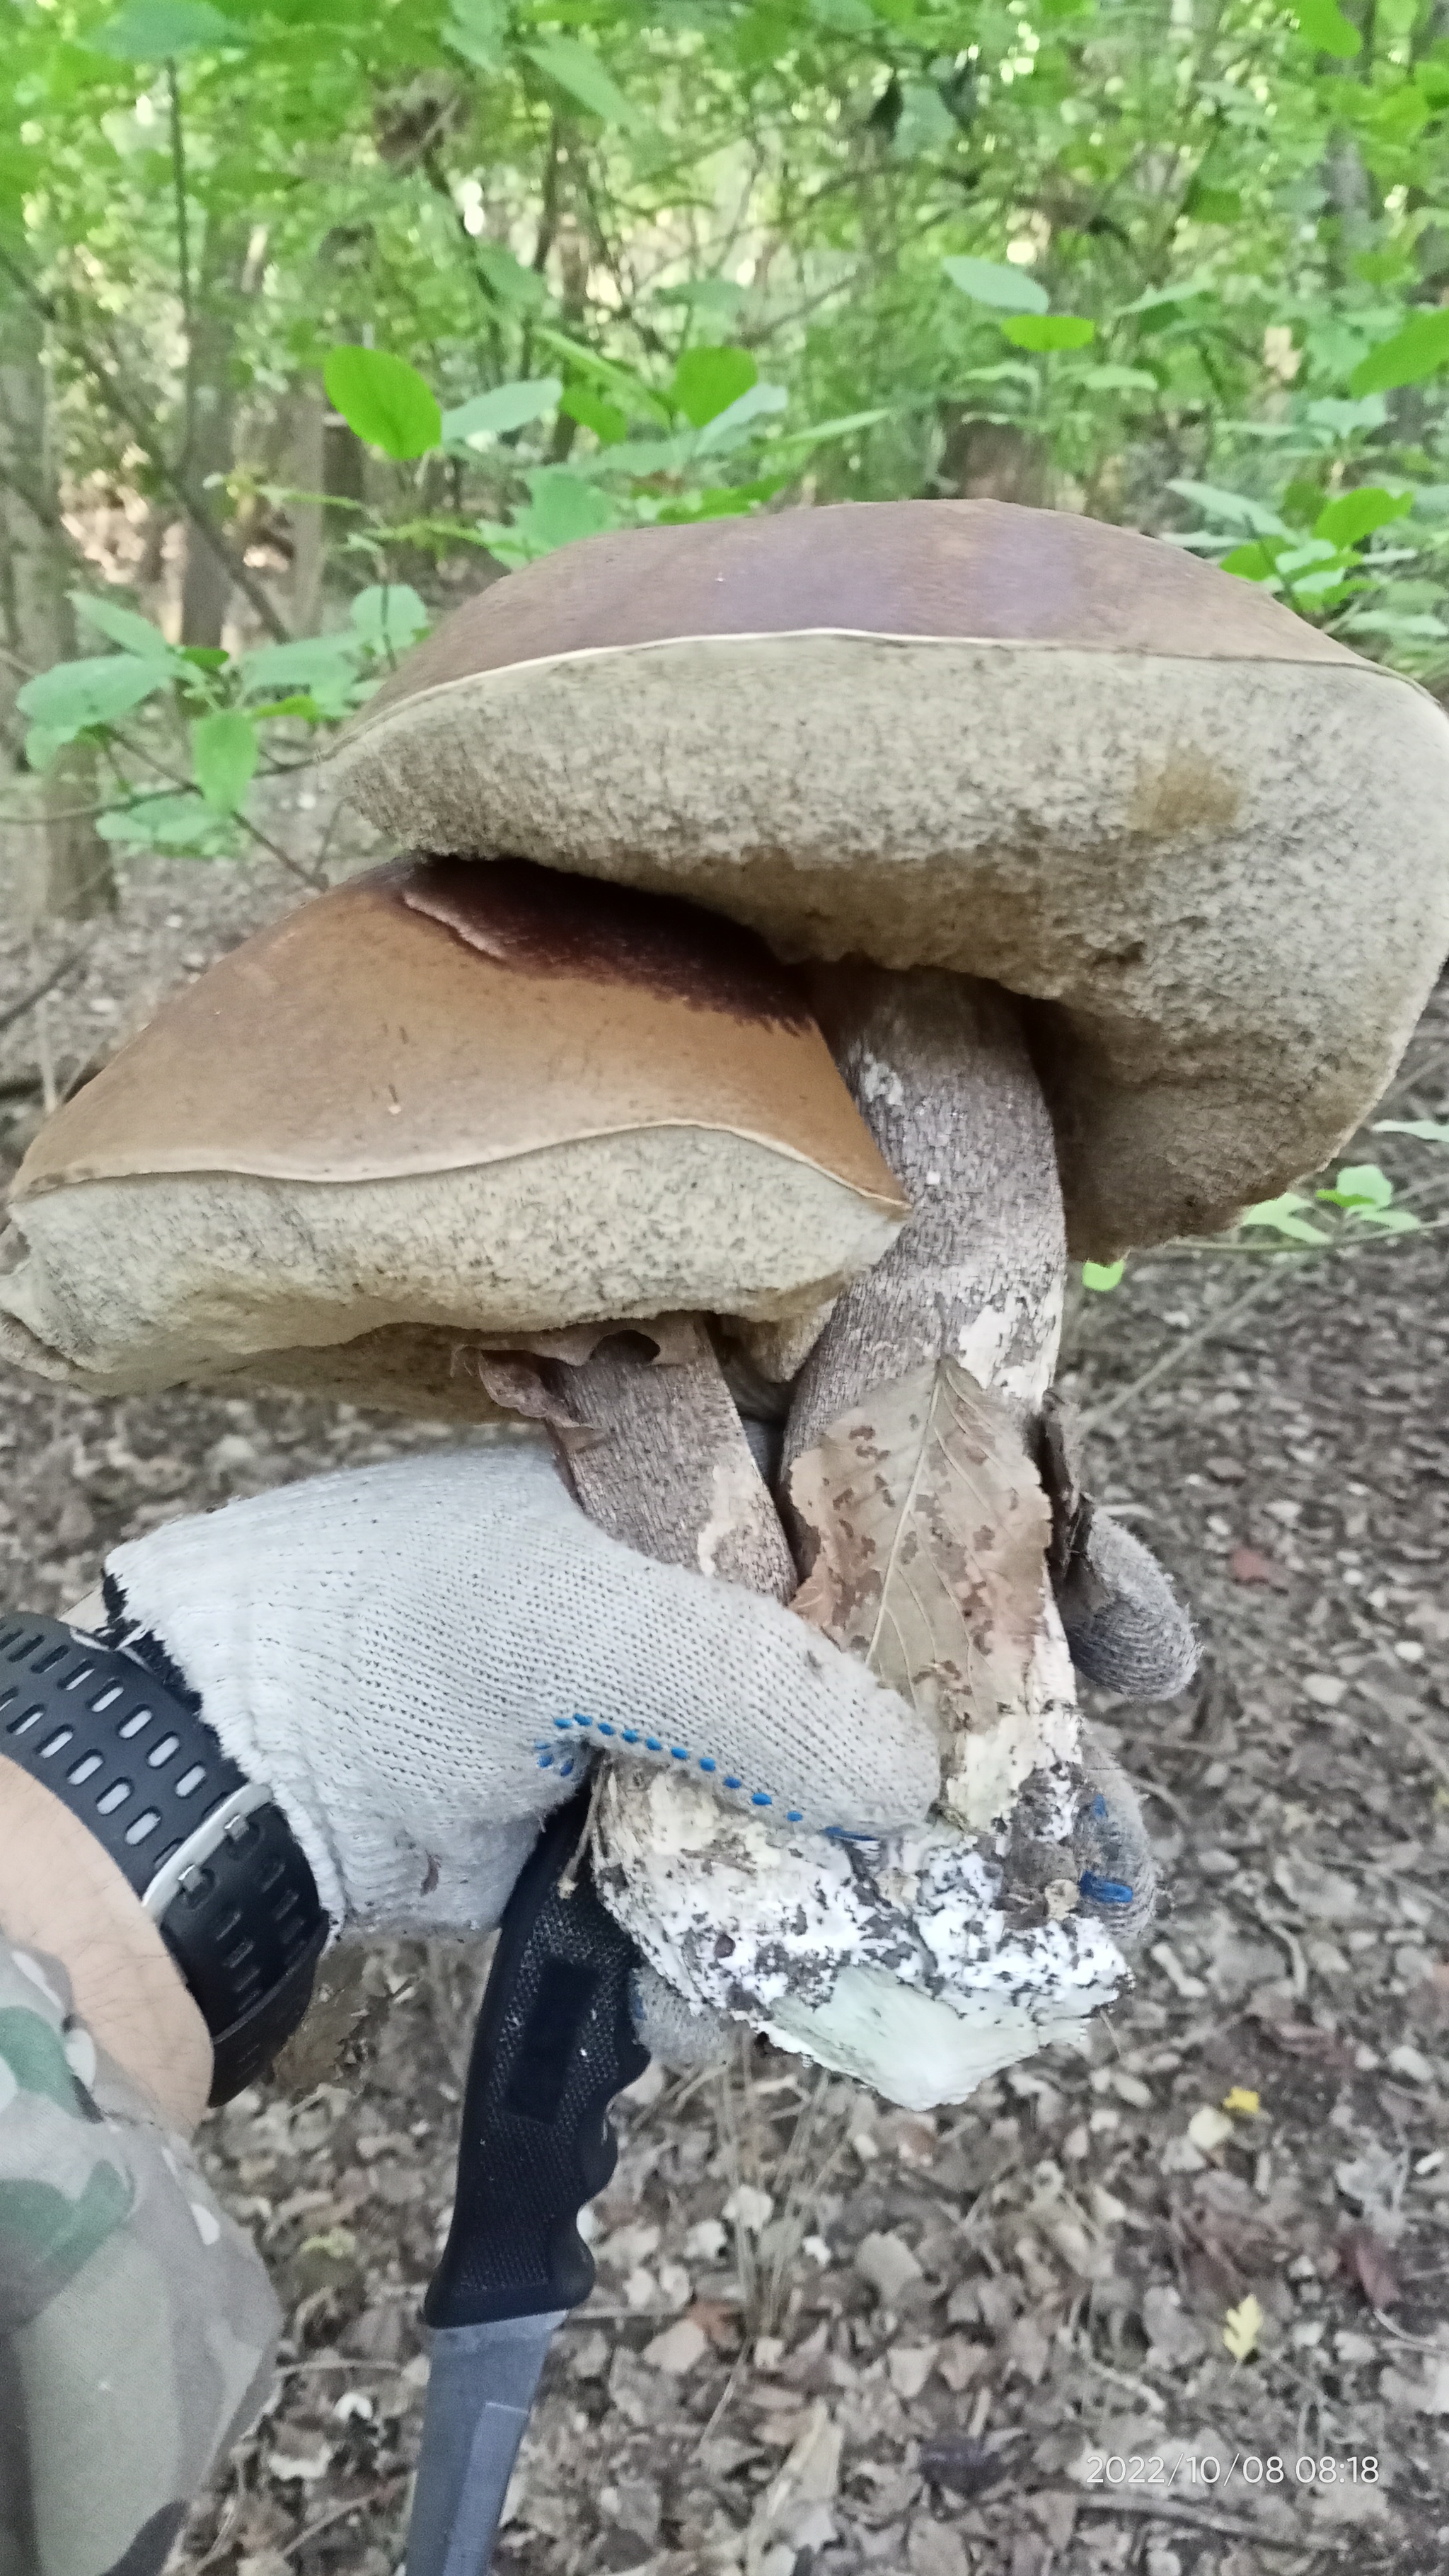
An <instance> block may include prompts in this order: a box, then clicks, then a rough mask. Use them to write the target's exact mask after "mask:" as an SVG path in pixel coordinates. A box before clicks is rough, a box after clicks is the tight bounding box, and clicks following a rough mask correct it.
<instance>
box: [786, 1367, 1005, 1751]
mask: <svg viewBox="0 0 1449 2576" xmlns="http://www.w3.org/2000/svg"><path fill="white" fill-rule="evenodd" d="M790 1499H791V1502H792V1504H793V1505H794V1509H795V1512H796V1514H797V1516H798V1518H799V1520H800V1522H801V1524H802V1525H803V1529H804V1532H805V1554H806V1557H807V1560H808V1562H809V1566H810V1571H809V1573H808V1574H807V1575H806V1578H805V1581H804V1582H803V1583H802V1585H801V1586H800V1589H799V1591H798V1592H797V1593H796V1595H795V1599H794V1602H793V1604H792V1606H793V1608H794V1609H795V1610H797V1611H798V1612H799V1614H800V1616H801V1617H802V1618H804V1619H809V1620H812V1621H813V1622H814V1624H815V1626H816V1627H818V1628H823V1629H824V1630H825V1633H826V1635H827V1636H829V1637H833V1638H834V1640H835V1642H836V1644H837V1645H840V1646H845V1647H849V1648H851V1649H853V1651H854V1652H855V1653H856V1654H858V1655H862V1656H863V1657H864V1658H865V1659H866V1661H867V1662H868V1663H869V1665H870V1667H871V1670H872V1672H874V1673H876V1674H877V1675H878V1676H879V1678H880V1679H881V1680H882V1681H883V1682H887V1683H889V1685H890V1686H891V1688H892V1689H894V1690H898V1691H900V1692H901V1693H902V1695H903V1696H904V1697H905V1698H907V1699H909V1700H911V1701H912V1702H913V1704H914V1705H916V1706H917V1707H925V1708H927V1709H930V1710H932V1711H933V1712H934V1713H935V1714H937V1715H938V1716H939V1717H940V1719H941V1720H942V1722H943V1723H944V1724H945V1725H946V1726H947V1727H948V1728H949V1729H950V1730H951V1731H952V1732H958V1731H962V1730H965V1729H967V1728H979V1727H984V1726H994V1725H995V1723H996V1722H997V1719H998V1718H999V1717H1002V1716H1005V1715H1007V1714H1008V1713H1010V1712H1013V1711H1015V1710H1018V1709H1019V1708H1020V1707H1021V1704H1022V1699H1023V1694H1024V1690H1025V1684H1026V1676H1027V1671H1028V1668H1029V1666H1030V1663H1031V1659H1032V1649H1033V1645H1034V1642H1035V1638H1036V1633H1037V1628H1038V1624H1039V1622H1040V1619H1041V1614H1042V1608H1043V1602H1044V1597H1045V1588H1046V1551H1047V1545H1048V1541H1049V1539H1050V1536H1051V1514H1050V1510H1049V1508H1048V1505H1047V1499H1046V1496H1045V1494H1044V1492H1043V1491H1042V1486H1041V1482H1040V1479H1039V1477H1038V1476H1037V1473H1036V1470H1035V1468H1034V1467H1033V1465H1032V1463H1031V1461H1030V1460H1029V1459H1028V1457H1027V1456H1026V1453H1025V1451H1024V1449H1023V1447H1022V1442H1021V1435H1020V1433H1019V1432H1018V1430H1017V1427H1016V1424H1015V1423H1014V1421H1013V1420H1012V1417H1011V1415H1010V1414H1009V1413H1008V1411H1007V1409H1006V1407H1005V1405H1004V1404H1002V1403H1000V1402H999V1401H998V1400H997V1398H996V1397H995V1396H992V1395H989V1394H988V1393H987V1392H986V1390H985V1388H984V1387H981V1386H979V1385H978V1384H977V1382H976V1380H975V1378H974V1377H972V1376H971V1374H970V1372H969V1371H968V1370H966V1369H964V1368H961V1367H960V1366H959V1365H958V1364H957V1363H956V1362H955V1361H954V1360H944V1361H942V1362H941V1364H940V1366H939V1367H937V1368H922V1369H915V1370H913V1371H912V1372H911V1374H910V1375H909V1376H908V1377H903V1378H896V1379H894V1380H893V1381H892V1382H891V1383H890V1384H889V1385H887V1386H882V1387H878V1388H877V1389H876V1390H875V1392H874V1394H873V1395H872V1396H871V1397H870V1398H869V1399H868V1401H867V1402H866V1403H865V1404H863V1405H861V1406H859V1407H858V1408H857V1410H856V1411H855V1412H854V1413H848V1414H847V1415H846V1416H845V1418H844V1419H843V1421H840V1422H837V1423H834V1424H833V1425H832V1426H831V1429H830V1430H829V1431H828V1432H827V1434H826V1436H825V1438H824V1439H823V1440H822V1441H821V1442H820V1443H819V1444H818V1445H817V1447H815V1448H814V1449H811V1450H809V1451H807V1453H806V1455H805V1456H804V1457H803V1458H797V1459H796V1461H795V1464H794V1466H793V1467H792V1469H791V1471H790Z"/></svg>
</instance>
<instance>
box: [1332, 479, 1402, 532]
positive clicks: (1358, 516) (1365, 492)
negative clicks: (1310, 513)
mask: <svg viewBox="0 0 1449 2576" xmlns="http://www.w3.org/2000/svg"><path fill="white" fill-rule="evenodd" d="M1413 506H1414V495H1413V493H1412V492H1384V491H1381V490H1380V489H1379V488H1378V487H1377V485H1375V484H1371V483H1365V484H1361V485H1360V486H1359V487H1358V489H1357V490H1356V491H1353V492H1345V493H1343V494H1342V495H1341V496H1340V498H1339V499H1338V500H1337V501H1330V502H1329V504H1328V507H1327V509H1326V510H1320V512H1319V514H1318V516H1317V518H1316V519H1315V520H1314V522H1313V533H1314V535H1315V537H1326V538H1327V539H1328V542H1329V544H1330V545H1334V546H1356V545H1359V544H1361V543H1362V540H1363V539H1364V538H1365V537H1371V536H1372V535H1373V532H1374V530H1375V528H1386V527H1387V526H1388V524H1389V522H1390V520H1391V519H1402V518H1405V517H1406V516H1407V514H1408V512H1409V511H1410V510H1412V508H1413Z"/></svg>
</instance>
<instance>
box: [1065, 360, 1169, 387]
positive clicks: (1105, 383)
mask: <svg viewBox="0 0 1449 2576" xmlns="http://www.w3.org/2000/svg"><path fill="white" fill-rule="evenodd" d="M1077 381H1078V383H1079V384H1083V385H1085V386H1086V388H1087V391H1088V393H1091V394H1115V393H1124V394H1125V393H1147V394H1155V393H1158V392H1160V391H1161V387H1160V386H1159V384H1158V381H1157V378H1156V377H1155V376H1149V374H1148V373H1147V370H1146V368H1145V367H1118V366H1103V367H1088V368H1086V369H1085V370H1084V372H1083V373H1082V375H1081V376H1080V377H1079V378H1078V380H1077Z"/></svg>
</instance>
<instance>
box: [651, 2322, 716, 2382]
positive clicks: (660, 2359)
mask: <svg viewBox="0 0 1449 2576" xmlns="http://www.w3.org/2000/svg"><path fill="white" fill-rule="evenodd" d="M708 2350H709V2337H708V2336H707V2334H706V2333H705V2331H704V2328H703V2326H697V2325H696V2324H695V2322H694V2319H693V2318H692V2317H681V2318H680V2319H679V2322H678V2324H677V2325H672V2326H666V2327H665V2329H664V2332H663V2334H657V2335H656V2336H655V2337H654V2340H653V2342H652V2343H646V2345H645V2346H644V2350H643V2352H642V2353H641V2354H640V2356H639V2357H640V2360H641V2361H646V2362H647V2363H648V2364H649V2366H650V2368H651V2370H662V2371H664V2372H666V2373H667V2375H668V2376H669V2377H670V2378H671V2379H683V2378H684V2376H685V2374H686V2372H688V2371H691V2370H693V2369H694V2367H695V2364H696V2363H697V2362H700V2361H702V2360H703V2359H704V2356H705V2354H706V2353H707V2352H708Z"/></svg>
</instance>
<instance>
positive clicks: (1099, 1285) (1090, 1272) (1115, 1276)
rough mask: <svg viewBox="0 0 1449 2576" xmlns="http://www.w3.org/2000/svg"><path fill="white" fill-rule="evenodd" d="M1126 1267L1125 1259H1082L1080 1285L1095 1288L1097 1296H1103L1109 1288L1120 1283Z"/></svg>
mask: <svg viewBox="0 0 1449 2576" xmlns="http://www.w3.org/2000/svg"><path fill="white" fill-rule="evenodd" d="M1126 1267H1127V1264H1126V1262H1125V1261H1109V1262H1101V1261H1084V1262H1083V1264H1082V1286H1083V1287H1084V1288H1093V1289H1095V1290H1096V1292H1097V1294H1098V1296H1105V1295H1106V1293H1107V1291H1108V1289H1109V1288H1116V1287H1118V1286H1119V1285H1120V1283H1121V1278H1122V1273H1123V1271H1124V1270H1125V1269H1126Z"/></svg>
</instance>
